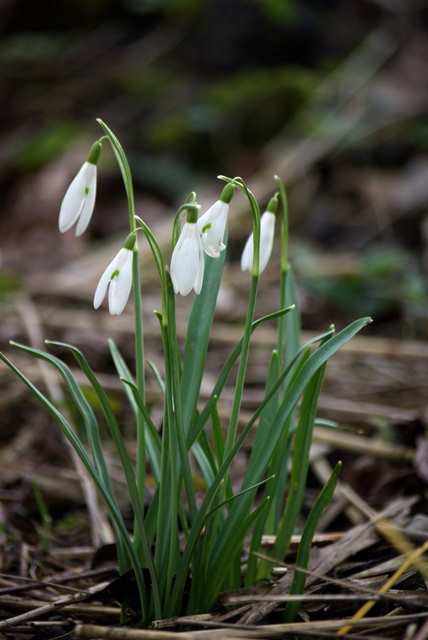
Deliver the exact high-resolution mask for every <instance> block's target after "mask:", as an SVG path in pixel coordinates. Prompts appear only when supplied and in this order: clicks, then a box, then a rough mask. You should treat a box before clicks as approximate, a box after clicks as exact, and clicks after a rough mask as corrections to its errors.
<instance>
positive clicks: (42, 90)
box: [0, 0, 428, 338]
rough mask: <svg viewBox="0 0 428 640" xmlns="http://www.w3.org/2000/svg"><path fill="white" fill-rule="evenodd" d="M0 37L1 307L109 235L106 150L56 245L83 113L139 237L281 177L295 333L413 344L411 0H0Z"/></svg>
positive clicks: (268, 187) (425, 16) (414, 59)
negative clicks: (356, 333)
mask: <svg viewBox="0 0 428 640" xmlns="http://www.w3.org/2000/svg"><path fill="white" fill-rule="evenodd" d="M0 24H1V26H0V29H1V41H0V89H1V96H2V107H1V109H0V126H1V130H2V134H1V148H0V186H1V194H2V198H1V200H2V202H1V216H0V237H1V252H2V253H1V257H2V262H1V279H0V295H1V296H2V297H3V298H5V297H7V296H8V294H9V293H10V292H11V291H13V290H16V289H17V288H18V289H20V288H22V287H26V286H30V284H31V282H32V280H31V278H33V277H34V276H35V275H42V276H43V275H44V276H45V277H46V278H48V277H49V275H50V274H51V273H52V272H53V271H55V270H56V269H58V268H60V267H61V268H63V267H64V266H65V265H67V263H68V262H69V261H71V262H72V261H73V260H76V259H79V257H80V256H83V255H87V254H88V251H90V249H91V247H94V246H99V244H100V243H101V242H102V241H103V240H104V239H106V238H108V237H110V236H113V237H116V235H117V234H119V235H120V234H123V233H125V232H126V203H125V199H124V195H123V191H122V187H121V182H120V177H119V174H118V171H117V168H116V166H115V164H114V161H113V158H112V154H111V152H110V151H109V150H108V149H107V148H106V149H105V151H103V156H102V161H101V163H100V172H99V174H100V180H99V190H98V200H97V206H96V211H95V215H94V218H93V222H92V224H91V226H90V229H89V232H88V233H87V234H85V236H84V237H83V238H81V239H77V240H76V239H75V238H74V235H73V233H72V232H70V233H68V234H66V235H61V236H60V235H59V234H58V232H57V215H58V209H59V204H60V202H61V198H62V196H63V193H64V191H65V189H66V187H67V185H68V183H69V181H70V179H71V178H72V177H73V175H74V174H75V173H76V171H77V169H78V168H79V166H80V164H81V162H82V161H83V160H84V159H85V157H86V153H87V150H88V148H89V146H90V144H91V142H92V141H93V140H94V139H95V138H96V137H98V136H99V135H100V132H99V128H98V126H97V124H96V122H95V118H96V117H98V116H100V117H102V118H103V119H105V120H106V121H107V122H108V123H109V124H110V126H111V127H112V128H113V129H114V130H115V131H116V133H117V134H118V135H119V136H120V138H121V140H122V142H123V143H124V145H125V147H126V149H127V152H128V153H129V159H130V163H131V166H132V168H133V171H134V179H135V186H136V192H137V204H138V207H139V210H140V211H141V212H143V214H144V215H145V217H146V218H147V219H148V220H149V221H150V222H151V223H152V224H156V223H157V222H160V221H163V220H166V219H167V216H172V215H173V213H174V208H175V207H176V206H177V205H178V204H179V202H180V198H182V197H184V195H185V194H186V193H187V192H188V191H189V190H190V189H196V190H197V191H199V190H201V192H202V193H203V194H205V195H206V194H209V197H211V196H212V197H215V195H216V193H217V192H218V189H219V187H218V186H217V183H216V176H217V174H219V173H224V174H227V175H232V174H233V175H237V174H239V175H242V176H244V177H245V178H246V179H248V180H249V182H250V184H252V185H253V186H254V188H255V190H256V193H257V195H258V196H259V197H260V198H261V199H262V201H263V202H264V201H265V200H266V198H267V197H268V195H269V193H270V192H271V191H272V190H273V189H274V186H273V181H272V179H271V177H272V175H273V173H275V172H279V173H281V176H282V177H283V178H284V180H285V181H286V183H287V185H288V186H289V192H290V202H291V204H290V216H291V231H292V249H293V252H292V258H293V262H294V264H295V267H296V269H297V272H298V275H299V281H300V283H301V285H302V305H303V310H304V312H305V313H306V315H307V323H308V325H309V326H314V327H315V326H320V324H321V321H323V320H324V318H328V319H330V318H331V317H333V319H334V318H336V317H337V316H339V317H340V318H343V319H344V320H347V319H349V318H353V317H355V315H357V314H361V313H364V314H366V313H369V314H373V315H374V316H375V318H376V320H377V322H376V324H375V326H374V329H372V331H376V332H380V333H386V334H392V335H399V336H401V335H405V336H413V337H420V338H424V337H426V334H427V329H426V320H425V318H426V312H427V309H428V304H427V287H426V281H425V275H426V269H427V265H428V260H427V253H426V245H427V237H428V222H427V217H426V213H427V202H428V154H427V151H428V121H427V104H428V72H427V60H428V40H427V27H428V9H427V3H425V2H422V1H416V0H413V1H411V0H410V1H409V2H400V1H399V0H342V1H340V0H337V1H328V2H327V1H325V0H306V1H298V0H265V1H263V0H247V1H244V0H229V1H227V0H217V1H209V0H169V1H168V0H122V1H112V0H111V1H109V0H93V1H88V0H83V1H79V0H73V1H69V2H65V1H62V2H55V3H49V2H45V3H35V2H18V1H13V0H3V1H2V2H1V3H0ZM206 197H208V196H207V195H206ZM238 226H239V225H238ZM246 232H247V227H246V226H244V229H243V230H241V231H240V229H238V230H237V231H235V232H234V235H233V237H232V242H231V258H232V259H236V258H237V257H239V252H240V249H241V247H242V242H243V236H244V235H245V233H246ZM101 268H102V265H100V270H101ZM30 288H31V287H30Z"/></svg>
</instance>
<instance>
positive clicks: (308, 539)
mask: <svg viewBox="0 0 428 640" xmlns="http://www.w3.org/2000/svg"><path fill="white" fill-rule="evenodd" d="M341 469H342V463H341V462H338V463H337V464H336V466H335V468H334V470H333V473H332V474H331V476H330V478H329V479H328V481H327V483H326V484H325V486H324V488H323V489H322V491H321V493H320V494H319V496H318V498H317V499H316V501H315V504H314V506H313V507H312V509H311V511H310V513H309V516H308V517H307V519H306V523H305V526H304V529H303V533H302V538H301V540H300V544H299V548H298V550H297V557H296V566H297V567H301V568H302V569H307V568H308V565H309V559H310V554H311V548H312V540H313V537H314V534H315V531H316V528H317V525H318V522H319V520H320V518H321V516H322V514H323V513H324V511H325V509H326V508H327V507H328V505H329V504H330V502H331V499H332V498H333V494H334V490H335V488H336V484H337V478H338V476H339V474H340V472H341ZM305 579H306V574H305V573H304V572H303V571H299V569H298V568H297V569H296V570H295V572H294V576H293V582H292V584H291V589H290V593H291V594H301V593H303V591H304V588H305ZM298 608H299V603H298V602H289V603H288V604H287V606H286V609H285V620H286V622H293V620H294V618H295V616H296V613H297V610H298Z"/></svg>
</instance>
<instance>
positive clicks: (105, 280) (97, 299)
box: [94, 248, 126, 309]
mask: <svg viewBox="0 0 428 640" xmlns="http://www.w3.org/2000/svg"><path fill="white" fill-rule="evenodd" d="M124 251H126V249H123V248H122V249H121V250H120V251H119V253H117V254H116V255H115V256H114V258H113V260H112V261H111V262H110V264H109V265H108V266H107V267H106V269H105V270H104V273H103V274H102V276H101V278H100V279H99V282H98V285H97V288H96V289H95V295H94V309H98V307H100V306H101V304H102V302H103V300H104V298H105V295H106V293H107V287H108V285H109V283H110V280H111V277H112V275H113V273H114V272H115V271H116V270H117V269H119V265H120V263H122V264H123V259H124V257H125V256H124V255H123V252H124Z"/></svg>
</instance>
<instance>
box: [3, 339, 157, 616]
mask: <svg viewBox="0 0 428 640" xmlns="http://www.w3.org/2000/svg"><path fill="white" fill-rule="evenodd" d="M0 360H2V361H3V362H4V363H5V364H6V365H7V366H8V367H9V368H10V369H11V370H12V371H13V372H14V373H15V374H16V375H17V376H18V378H20V379H21V380H22V382H23V383H24V384H25V385H26V386H27V387H28V389H29V390H30V391H31V392H32V394H33V395H34V397H35V398H36V399H37V400H38V401H39V402H40V403H41V404H42V405H43V406H44V407H45V409H46V410H47V411H48V413H49V414H50V415H52V416H53V417H54V418H55V419H56V420H57V422H58V424H59V426H60V428H61V430H62V432H63V433H64V435H65V437H66V438H67V440H69V442H70V444H71V445H72V446H73V448H74V449H75V451H76V453H77V454H78V456H79V458H80V459H81V461H82V462H83V464H84V465H85V467H86V469H87V471H88V473H89V474H90V476H91V477H92V479H93V481H94V483H95V484H96V486H97V488H98V490H99V491H100V493H101V494H102V496H103V498H104V500H105V502H106V505H107V507H108V510H109V513H110V515H111V518H112V520H114V522H115V524H116V525H117V527H118V529H119V530H120V532H121V535H122V539H123V544H124V545H125V547H126V550H127V552H128V554H129V557H130V560H131V563H132V568H133V570H134V573H135V577H136V580H137V586H138V591H139V596H140V604H141V610H142V616H143V619H144V620H147V617H148V616H147V612H148V601H147V600H148V599H147V591H146V586H145V581H144V576H143V572H142V570H141V566H140V563H139V559H138V558H137V556H136V554H135V550H134V547H133V545H132V542H131V539H130V537H129V534H128V531H127V529H126V527H125V525H124V522H123V519H122V516H121V514H120V512H119V511H118V509H117V507H116V505H115V503H114V501H113V500H112V499H111V495H110V494H109V492H108V491H105V488H104V485H103V483H102V481H101V479H100V477H99V475H98V472H97V470H96V469H95V467H94V466H93V464H92V462H91V460H90V458H89V456H88V454H87V451H86V449H85V447H84V446H83V444H82V442H81V440H80V439H79V437H78V436H77V434H76V432H75V431H74V429H73V427H72V426H71V425H70V423H69V422H68V420H67V419H66V418H65V417H64V416H63V415H62V413H61V412H60V411H58V409H57V408H56V407H55V405H54V404H53V403H52V402H51V401H50V400H49V399H48V398H47V397H46V396H45V395H44V394H43V393H42V392H41V391H40V390H39V389H38V388H37V387H36V386H35V385H34V384H33V383H32V382H31V380H30V379H29V378H27V376H26V375H25V374H24V373H23V372H22V371H21V370H20V369H18V367H17V366H16V365H15V364H14V363H13V362H12V361H11V360H9V358H7V356H5V355H4V354H3V353H1V352H0ZM147 622H148V620H147Z"/></svg>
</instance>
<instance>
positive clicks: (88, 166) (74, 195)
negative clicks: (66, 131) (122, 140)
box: [58, 142, 101, 236]
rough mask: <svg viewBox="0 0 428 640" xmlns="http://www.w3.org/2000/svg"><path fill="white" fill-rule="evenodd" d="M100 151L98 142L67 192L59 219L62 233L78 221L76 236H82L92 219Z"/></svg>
mask: <svg viewBox="0 0 428 640" xmlns="http://www.w3.org/2000/svg"><path fill="white" fill-rule="evenodd" d="M100 151H101V145H100V143H98V142H96V143H95V144H94V145H93V146H92V148H91V151H90V152H89V156H88V159H87V161H86V162H84V163H83V165H82V166H81V168H80V170H79V171H78V173H77V174H76V176H75V177H74V178H73V180H72V182H71V184H70V186H69V187H68V189H67V191H66V193H65V196H64V198H63V200H62V203H61V209H60V212H59V220H58V226H59V230H60V231H61V233H64V232H65V231H68V230H69V229H71V227H73V226H74V225H75V224H76V223H77V224H76V236H81V235H82V233H84V232H85V231H86V229H87V227H88V224H89V222H90V221H91V217H92V214H93V212H94V207H95V197H96V194H97V162H98V158H99V155H100Z"/></svg>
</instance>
